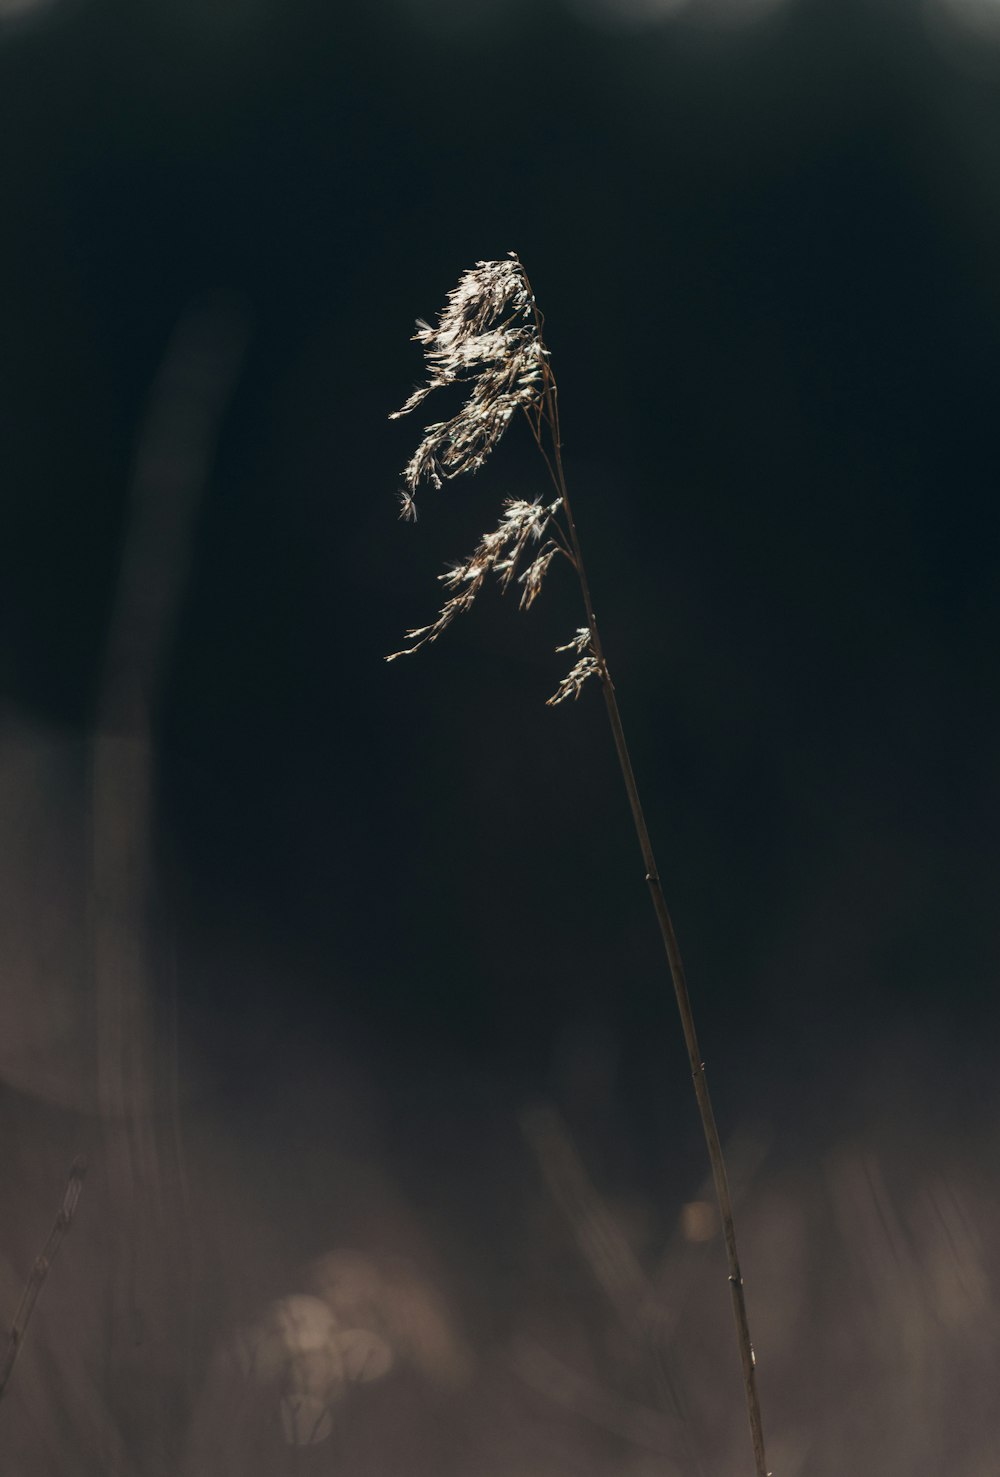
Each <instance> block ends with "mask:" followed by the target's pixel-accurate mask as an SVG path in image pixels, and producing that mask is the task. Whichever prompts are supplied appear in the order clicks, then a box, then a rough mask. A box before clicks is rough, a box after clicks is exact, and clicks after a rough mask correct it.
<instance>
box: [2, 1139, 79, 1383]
mask: <svg viewBox="0 0 1000 1477" xmlns="http://www.w3.org/2000/svg"><path fill="white" fill-rule="evenodd" d="M86 1172H87V1161H86V1159H84V1158H83V1156H82V1155H78V1156H77V1158H76V1159H74V1160H73V1165H72V1168H71V1169H70V1172H69V1179H68V1180H67V1182H66V1193H65V1194H64V1195H63V1202H62V1205H61V1206H60V1207H59V1213H58V1215H57V1216H56V1218H55V1221H54V1222H53V1225H52V1230H51V1231H50V1232H49V1236H48V1240H47V1241H46V1243H45V1245H44V1246H43V1247H42V1249H41V1251H40V1252H39V1253H38V1256H37V1257H36V1258H35V1264H34V1266H33V1267H32V1269H31V1271H30V1273H29V1274H28V1280H27V1282H26V1283H25V1284H24V1291H23V1292H22V1293H21V1301H20V1302H19V1303H18V1305H17V1312H16V1313H15V1314H14V1321H13V1323H12V1324H11V1326H10V1333H9V1335H8V1337H7V1350H6V1353H5V1354H4V1356H3V1361H2V1363H0V1400H2V1399H3V1397H4V1394H5V1392H6V1389H7V1382H8V1381H9V1379H10V1376H11V1373H12V1371H13V1368H14V1365H15V1364H16V1363H17V1356H18V1354H19V1353H20V1352H21V1345H22V1344H23V1343H24V1333H25V1329H26V1328H27V1326H28V1320H29V1319H30V1318H31V1315H32V1313H33V1311H34V1307H35V1303H36V1302H37V1301H38V1294H39V1293H40V1292H41V1290H42V1284H43V1283H44V1281H45V1279H46V1277H47V1276H48V1274H49V1268H50V1267H51V1266H52V1263H53V1262H54V1261H55V1259H56V1253H57V1252H58V1250H59V1248H60V1246H61V1245H62V1243H63V1237H64V1236H65V1235H66V1232H67V1231H68V1230H69V1228H70V1226H71V1225H72V1223H73V1216H74V1214H75V1212H76V1203H77V1201H78V1200H79V1198H80V1191H81V1190H82V1189H83V1177H84V1175H85V1174H86Z"/></svg>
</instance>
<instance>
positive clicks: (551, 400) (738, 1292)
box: [526, 279, 770, 1477]
mask: <svg viewBox="0 0 1000 1477" xmlns="http://www.w3.org/2000/svg"><path fill="white" fill-rule="evenodd" d="M526 280H527V279H526ZM535 321H536V325H537V328H538V335H539V338H540V339H541V333H542V323H541V315H540V313H539V312H538V309H537V307H536V309H535ZM543 373H544V388H543V392H542V393H543V399H544V406H545V419H546V421H547V423H548V425H549V428H550V431H551V435H552V456H551V458H550V457H549V456H548V454H546V453H545V452H544V450H543V456H545V461H546V464H547V466H548V468H549V473H550V476H551V478H552V481H553V483H554V484H555V488H556V491H557V492H558V494H559V498H560V501H561V503H562V511H563V516H564V518H565V520H566V527H567V529H568V531H569V541H570V548H571V550H572V554H573V564H574V566H575V568H576V573H577V578H578V579H579V582H580V593H581V595H582V597H583V607H584V611H585V613H586V617H587V627H588V629H589V631H590V644H591V650H592V651H593V654H594V659H595V661H596V662H597V667H598V672H599V675H600V680H601V691H602V693H603V695H604V705H605V708H606V709H607V714H608V722H609V723H610V725H611V734H612V737H613V739H614V745H615V753H616V754H617V756H618V766H619V768H620V770H621V776H622V781H623V783H624V785H625V792H626V794H627V796H628V803H629V809H630V810H631V812H632V820H633V823H634V825H635V833H636V838H637V839H638V842H639V850H640V852H641V853H642V860H643V865H644V867H645V869H646V883H647V885H648V887H649V895H650V899H651V901H652V904H653V911H654V912H655V914H656V921H657V923H658V925H659V929H660V937H661V939H662V940H663V948H664V952H665V953H666V956H667V963H668V965H669V967H670V978H671V981H672V983H673V987H674V997H675V999H676V1001H677V1009H678V1012H679V1014H680V1018H681V1029H682V1030H683V1033H684V1045H685V1047H686V1048H687V1055H688V1063H689V1065H690V1068H691V1078H692V1081H693V1083H694V1094H695V1098H696V1099H697V1102H698V1111H699V1113H700V1115H701V1126H702V1130H703V1132H704V1135H705V1143H706V1145H707V1146H708V1157H709V1160H710V1162H711V1166H712V1179H713V1181H714V1183H715V1195H716V1199H717V1201H718V1205H719V1215H720V1217H721V1220H722V1231H723V1236H724V1239H725V1243H726V1257H727V1261H728V1263H729V1286H730V1291H731V1293H732V1302H733V1316H734V1319H735V1322H736V1337H737V1342H738V1343H739V1349H740V1363H741V1364H742V1367H743V1389H744V1394H745V1397H746V1407H747V1417H748V1420H749V1423H750V1439H751V1442H752V1444H753V1454H754V1462H755V1464H756V1470H757V1477H770V1474H769V1472H768V1467H767V1458H766V1456H765V1451H764V1428H763V1422H762V1420H761V1413H760V1399H759V1397H758V1394H757V1370H756V1360H755V1358H754V1352H753V1343H752V1341H751V1338H750V1324H749V1320H748V1318H747V1308H746V1297H745V1295H744V1291H743V1275H742V1272H741V1271H740V1259H739V1252H738V1249H737V1244H736V1225H735V1220H734V1216H733V1201H732V1196H731V1195H730V1192H729V1179H728V1176H727V1174H726V1163H725V1159H724V1157H723V1153H722V1143H721V1141H720V1139H719V1130H718V1127H717V1125H716V1121H715V1110H714V1108H713V1107H712V1099H711V1096H710V1094H709V1090H708V1080H707V1078H706V1076H705V1063H704V1062H703V1061H702V1056H701V1049H700V1047H699V1045H698V1033H697V1031H696V1030H695V1023H694V1013H693V1011H692V1009H691V997H690V995H689V993H688V987H687V976H686V974H685V971H684V961H683V959H682V958H681V951H680V947H679V945H678V943H677V934H676V932H675V930H674V924H673V919H672V918H671V916H670V910H669V908H668V907H667V901H666V898H665V896H664V893H663V885H662V883H661V881H660V874H659V869H658V868H657V865H656V856H655V854H654V852H653V844H652V841H651V840H650V835H649V827H648V826H647V824H646V816H645V812H644V810H643V806H642V800H641V799H640V796H639V787H638V785H637V783H636V778H635V771H634V770H633V768H632V759H631V756H630V754H629V749H628V743H627V742H626V739H625V730H624V727H623V726H622V720H621V713H620V711H619V708H618V698H617V696H616V695H615V685H614V682H613V681H612V678H611V670H610V668H609V666H608V661H607V657H606V656H605V654H604V647H603V645H602V642H601V633H600V629H599V627H598V624H597V617H596V615H595V614H594V606H593V602H592V600H591V596H590V584H589V581H588V579H587V570H586V566H585V564H584V562H583V550H582V549H581V547H580V536H579V534H578V533H577V528H576V519H575V518H574V517H573V509H572V506H571V504H570V499H569V489H568V487H567V484H566V474H565V471H564V469H563V460H562V436H561V433H560V428H559V403H558V389H557V386H556V381H555V376H554V374H553V373H552V369H551V367H550V365H549V363H548V360H546V361H545V366H544V371H543ZM533 429H534V428H533ZM535 439H536V441H537V442H538V443H539V449H542V448H541V436H540V434H539V433H538V432H536V436H535Z"/></svg>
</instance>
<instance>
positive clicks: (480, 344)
mask: <svg viewBox="0 0 1000 1477" xmlns="http://www.w3.org/2000/svg"><path fill="white" fill-rule="evenodd" d="M511 305H513V306H514V307H515V308H516V313H515V314H513V315H509V316H507V317H505V318H503V319H502V322H501V323H500V327H499V328H497V323H498V321H499V320H501V315H502V313H503V311H504V309H505V308H508V307H510V306H511ZM525 320H527V322H525ZM529 324H530V325H531V326H530V327H529V326H528V325H529ZM543 328H544V319H543V316H542V313H541V311H540V309H539V307H538V303H537V301H536V299H535V295H534V293H533V291H532V289H531V284H530V282H529V281H528V276H527V273H526V272H525V270H524V265H523V263H522V262H521V260H520V258H519V257H518V255H517V253H516V252H513V251H512V252H509V253H508V257H507V260H506V261H491V262H485V261H483V262H477V263H476V266H475V267H474V268H473V269H472V270H471V271H467V272H464V273H463V274H462V276H461V278H460V279H459V282H458V285H457V286H456V287H455V288H453V289H452V291H451V292H450V293H449V296H448V303H447V305H446V307H445V309H444V310H443V312H442V314H441V317H440V320H439V323H438V326H437V327H436V328H432V327H431V326H430V325H429V324H427V323H423V322H419V323H418V327H417V333H416V335H415V337H416V339H417V340H418V341H419V342H420V343H421V344H422V345H423V349H424V355H425V358H426V360H427V364H428V367H429V375H428V380H427V383H426V384H425V385H423V386H421V387H419V388H418V389H416V390H415V391H414V392H413V394H412V395H411V396H410V397H409V399H408V400H407V401H406V403H405V404H404V405H403V406H402V407H401V409H400V410H398V411H395V412H394V414H393V416H392V417H391V418H392V419H398V418H399V417H400V416H402V415H406V414H408V413H409V412H410V411H411V410H413V409H414V408H415V407H416V406H417V405H419V404H420V403H421V402H422V401H423V400H424V399H425V398H426V397H427V395H429V394H430V393H431V392H432V391H433V390H435V389H437V388H438V387H440V386H442V385H447V384H462V383H467V384H471V386H472V389H471V392H470V394H469V397H468V399H467V401H466V403H465V404H464V405H463V407H462V408H461V410H460V411H459V412H458V414H457V415H455V416H454V417H453V418H452V419H451V420H449V421H447V422H436V423H435V424H433V425H430V426H425V428H424V435H423V439H422V440H421V442H420V445H419V446H418V448H417V451H416V452H415V453H414V455H413V456H412V457H411V459H410V461H409V462H408V464H407V466H406V467H405V469H404V472H403V479H404V483H405V491H404V493H403V499H402V501H403V516H404V517H407V518H413V517H415V516H416V510H415V504H414V494H415V492H416V490H417V486H418V484H419V483H420V482H421V481H429V482H430V483H431V484H432V485H433V486H434V487H440V486H441V485H442V482H443V480H444V479H446V478H447V479H450V478H453V477H457V476H459V475H460V474H462V473H463V472H474V471H476V470H477V469H478V468H479V467H481V466H482V464H483V462H484V461H485V459H486V457H487V456H488V454H489V453H490V452H491V451H492V449H493V447H494V446H495V445H496V444H497V442H498V440H499V439H500V436H501V435H502V433H503V430H504V428H505V427H506V425H507V424H508V423H509V421H510V418H511V416H512V414H513V412H514V410H515V409H517V408H520V409H521V410H523V411H524V413H525V415H526V417H527V419H528V424H529V426H530V427H531V433H532V436H533V438H534V441H535V445H536V446H537V447H538V450H539V452H540V453H541V456H542V460H543V461H544V463H545V467H546V470H547V472H548V474H549V478H550V480H551V481H552V484H553V487H554V488H555V491H556V501H555V502H554V503H553V504H552V505H551V506H550V507H545V506H543V505H542V504H541V503H539V502H534V503H527V502H524V501H522V500H520V499H510V498H509V499H508V500H507V502H506V503H505V504H504V513H503V517H502V518H501V520H500V523H499V526H498V527H497V529H496V530H495V531H493V532H492V533H487V534H485V535H484V536H483V538H482V539H481V540H480V543H479V545H478V547H477V548H476V550H475V551H474V553H473V554H472V556H471V557H470V558H469V559H467V560H465V561H464V562H463V563H461V564H458V565H453V566H452V567H451V568H450V569H449V570H448V571H447V572H446V573H445V574H444V575H442V576H439V578H441V579H442V580H443V581H444V582H445V585H446V587H447V588H448V589H450V590H452V591H455V592H457V593H454V594H453V595H452V596H451V598H450V599H448V600H446V601H445V603H444V604H443V605H442V607H441V610H440V612H439V614H438V616H437V619H436V620H435V621H433V622H432V623H431V624H430V625H427V626H420V627H417V628H416V629H414V630H410V631H408V632H407V638H408V640H409V642H410V645H409V646H407V647H405V648H404V649H403V650H402V651H397V652H393V653H392V654H391V655H389V656H388V657H387V658H386V660H387V661H395V659H396V658H397V657H400V656H412V655H413V654H414V653H415V652H417V651H419V650H420V649H421V648H422V647H424V646H426V645H427V644H428V643H429V642H431V641H435V640H437V638H438V636H439V635H441V633H442V632H443V631H444V630H445V629H446V628H447V627H448V626H449V625H450V624H451V622H452V620H453V619H454V618H455V616H456V615H458V614H459V613H461V612H462V611H466V610H468V609H469V608H470V606H471V605H472V603H473V601H474V600H475V598H476V594H477V593H478V591H479V589H480V588H481V587H482V585H483V583H484V581H485V579H486V577H487V575H488V574H490V573H491V572H492V573H495V574H497V575H499V576H500V584H501V588H507V587H508V586H509V585H510V582H511V580H512V579H513V578H514V576H515V571H516V567H517V563H518V560H519V559H520V557H521V555H522V553H523V551H524V549H525V547H526V545H527V544H528V542H529V540H530V539H532V538H536V539H539V540H540V539H541V538H542V537H543V536H545V535H552V536H550V539H549V545H548V546H543V549H542V553H541V554H540V555H537V556H536V558H535V560H534V561H533V563H532V564H531V565H530V566H529V568H528V569H527V570H526V571H525V572H524V574H522V575H521V576H520V580H521V582H522V583H524V585H525V595H524V597H523V598H522V601H521V604H522V607H523V606H530V605H531V603H532V601H533V600H534V599H535V597H536V595H537V593H538V589H539V587H540V584H541V580H542V578H543V576H544V573H545V570H546V568H547V567H548V563H549V561H550V560H551V558H552V557H553V555H552V554H549V553H546V548H547V547H550V546H551V545H552V544H553V543H554V544H556V546H557V547H558V548H559V550H560V551H561V552H562V553H565V554H566V556H567V558H568V559H569V560H570V562H571V563H572V565H573V567H574V568H575V570H576V574H577V578H578V580H579V582H580V592H581V595H582V597H583V606H584V611H585V614H586V618H587V625H586V627H580V628H579V629H578V631H577V633H576V636H575V637H574V638H573V640H572V641H570V642H569V643H568V644H567V645H565V646H560V647H557V650H558V651H573V652H575V653H576V654H577V656H578V657H579V660H578V661H577V662H576V664H575V666H574V667H573V668H572V670H571V671H570V672H569V673H568V674H567V676H566V677H564V678H563V680H562V682H561V683H560V685H559V688H558V690H557V691H556V692H555V693H554V694H553V696H552V697H551V698H550V699H549V706H555V705H556V704H558V703H561V702H563V701H565V699H566V698H568V697H570V696H572V697H574V698H575V697H577V696H578V695H579V693H580V690H581V688H582V687H583V684H584V683H585V682H586V680H587V679H588V678H589V677H591V676H597V677H599V678H600V683H601V691H602V692H603V694H604V705H605V708H606V709H607V714H608V722H609V723H610V725H611V733H612V737H613V739H614V744H615V752H616V754H617V756H618V765H619V768H620V770H621V775H622V781H623V783H624V785H625V792H626V794H627V796H628V802H629V808H630V809H631V812H632V820H633V822H634V825H635V832H636V837H637V839H638V842H639V850H640V852H641V854H642V860H643V865H644V867H645V873H646V883H647V885H648V887H649V895H650V899H651V901H652V904H653V910H654V912H655V914H656V920H657V923H658V925H659V929H660V936H661V938H662V940H663V947H664V951H665V953H666V956H667V963H668V965H669V968H670V977H671V980H672V982H673V989H674V996H675V998H676V1001H677V1009H678V1012H679V1013H680V1018H681V1027H682V1029H683V1033H684V1044H685V1047H686V1048H687V1054H688V1061H689V1064H690V1067H691V1077H692V1081H693V1084H694V1092H695V1098H696V1100H697V1103H698V1111H699V1113H700V1114H701V1123H702V1129H703V1131H704V1135H705V1142H706V1144H707V1146H708V1156H709V1161H710V1163H711V1167H712V1178H713V1180H714V1182H715V1193H716V1198H717V1200H718V1204H719V1214H720V1217H721V1221H722V1229H723V1235H724V1239H725V1243H726V1256H727V1260H728V1263H729V1284H730V1290H731V1293H732V1301H733V1314H734V1317H735V1320H736V1334H737V1340H738V1343H739V1350H740V1361H741V1363H742V1367H743V1386H744V1392H745V1396H746V1406H747V1414H748V1417H749V1422H750V1434H751V1438H752V1442H753V1452H754V1461H755V1463H756V1473H757V1477H769V1473H768V1470H767V1461H766V1457H765V1454H764V1435H763V1426H762V1422H761V1415H760V1401H759V1399H758V1396H757V1379H756V1369H755V1361H754V1353H753V1345H752V1343H751V1341H750V1328H749V1324H748V1321H747V1310H746V1300H745V1297H744V1292H743V1276H742V1273H741V1271H740V1262H739V1256H738V1253H737V1248H736V1228H735V1225H734V1220H733V1204H732V1196H731V1195H730V1192H729V1183H728V1178H727V1175H726V1166H725V1161H724V1159H723V1154H722V1145H721V1143H720V1141H719V1131H718V1128H717V1127H716V1122H715V1113H714V1110H713V1108H712V1100H711V1097H710V1096H709V1091H708V1083H707V1081H706V1078H705V1064H704V1062H703V1061H702V1059H701V1050H700V1048H699V1045H698V1036H697V1033H696V1031H695V1025H694V1015H693V1013H692V1010H691V1000H690V997H689V995H688V987H687V980H686V978H685V973H684V964H683V961H682V959H681V953H680V948H679V947H678V943H677V935H676V933H675V932H674V925H673V921H672V919H671V917H670V912H669V909H668V908H667V903H666V899H665V897H664V894H663V887H662V884H661V882H660V874H659V870H658V868H657V865H656V857H655V856H654V854H653V846H652V842H651V841H650V837H649V828H648V826H647V825H646V817H645V813H644V811H643V807H642V802H641V800H640V798H639V788H638V785H637V784H636V778H635V772H634V770H633V768H632V760H631V757H630V755H629V750H628V744H627V743H626V740H625V730H624V728H623V726H622V720H621V713H620V712H619V709H618V699H617V696H616V695H615V685H614V682H613V681H612V678H611V671H610V668H609V666H608V661H607V657H606V656H605V654H604V646H603V643H602V641H601V633H600V630H599V628H598V625H597V618H596V616H595V614H594V606H593V601H592V600H591V595H590V583H589V581H588V579H587V571H586V568H585V566H584V562H583V552H582V549H581V546H580V538H579V535H578V533H577V528H576V519H575V518H574V516H573V509H572V506H571V504H570V498H569V490H568V488H567V485H566V474H565V471H564V468H563V460H562V435H561V432H560V427H559V392H558V387H557V385H556V380H555V375H554V374H553V372H552V366H551V360H550V356H549V351H548V349H547V348H546V347H545V341H544V336H543ZM546 431H547V433H548V436H547V437H546V434H545V433H546ZM546 441H548V445H546ZM560 512H561V514H562V521H563V523H564V524H565V528H560V525H559V513H560ZM588 648H589V649H588Z"/></svg>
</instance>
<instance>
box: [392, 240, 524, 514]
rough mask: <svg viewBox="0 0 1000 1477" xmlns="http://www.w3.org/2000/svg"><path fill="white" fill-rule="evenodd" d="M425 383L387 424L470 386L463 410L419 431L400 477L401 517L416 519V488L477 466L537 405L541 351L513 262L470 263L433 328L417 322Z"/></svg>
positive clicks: (519, 273)
mask: <svg viewBox="0 0 1000 1477" xmlns="http://www.w3.org/2000/svg"><path fill="white" fill-rule="evenodd" d="M414 339H415V341H416V342H417V343H419V344H420V345H421V346H422V347H423V351H424V358H425V360H426V362H427V370H428V375H427V383H426V384H424V385H421V386H420V387H419V388H418V389H416V390H414V392H413V394H412V395H411V396H410V398H409V399H408V400H407V401H406V403H405V404H404V405H403V406H401V407H400V409H399V410H397V411H395V412H394V413H393V415H392V416H390V419H391V420H398V419H399V417H400V416H403V415H408V414H409V412H410V411H411V410H414V409H416V407H417V406H418V405H420V404H421V403H422V402H423V401H424V400H425V399H426V398H427V396H428V395H429V394H430V393H431V391H432V390H436V389H439V388H442V387H443V386H445V385H451V384H468V385H470V386H471V388H470V391H469V395H468V398H467V399H466V401H465V404H464V405H463V406H462V408H461V409H460V410H459V412H458V414H457V415H454V416H453V417H452V418H451V420H448V421H436V422H434V423H433V424H432V425H429V426H425V427H424V434H423V438H422V439H421V442H420V445H419V446H418V447H417V449H416V451H415V452H414V454H413V456H412V457H411V458H410V460H409V462H408V463H407V464H406V467H405V468H404V471H403V481H404V483H405V490H404V492H403V494H402V501H403V512H402V516H403V517H404V518H413V517H415V515H416V504H415V502H414V495H415V493H416V491H417V488H418V487H419V485H420V483H421V482H429V483H430V484H431V486H432V487H440V486H441V484H442V482H444V481H446V480H449V479H451V478H452V477H458V476H460V475H461V474H462V473H463V472H476V471H478V470H479V468H480V467H481V466H482V465H483V463H484V462H485V460H486V458H487V457H488V456H489V454H490V452H491V451H492V450H493V448H494V446H496V444H497V442H498V441H499V440H500V437H501V436H502V435H503V433H504V431H505V430H506V428H507V425H508V423H509V422H510V420H511V417H512V416H513V415H514V412H515V411H517V410H520V409H525V410H527V409H529V408H531V407H532V406H534V405H537V404H538V402H539V400H540V398H541V395H542V381H543V365H544V361H545V356H546V350H545V347H544V345H543V344H542V341H541V338H540V336H539V333H538V326H537V319H536V314H535V305H534V299H533V298H532V295H531V290H530V288H529V286H528V282H527V278H526V277H525V275H524V268H523V267H522V266H521V263H520V261H519V260H518V258H517V257H516V256H515V255H514V254H513V253H511V255H510V256H509V257H508V258H506V259H504V260H502V261H495V262H477V263H476V265H475V266H474V267H472V268H471V269H470V270H469V271H467V272H463V273H462V276H461V277H460V278H459V280H458V284H457V286H455V287H453V288H452V290H451V292H450V293H449V294H448V301H447V303H446V304H445V307H444V309H443V310H442V313H441V316H440V319H439V320H438V324H437V327H436V328H435V327H432V326H431V324H429V323H425V322H423V320H422V319H418V321H417V331H416V333H415V334H414Z"/></svg>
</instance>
